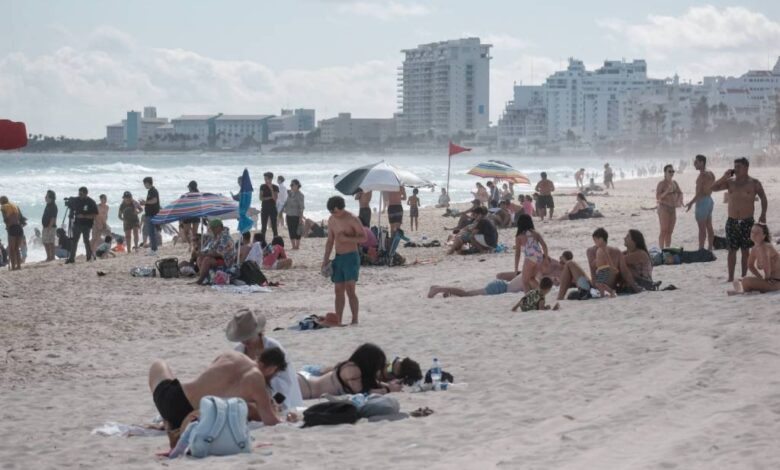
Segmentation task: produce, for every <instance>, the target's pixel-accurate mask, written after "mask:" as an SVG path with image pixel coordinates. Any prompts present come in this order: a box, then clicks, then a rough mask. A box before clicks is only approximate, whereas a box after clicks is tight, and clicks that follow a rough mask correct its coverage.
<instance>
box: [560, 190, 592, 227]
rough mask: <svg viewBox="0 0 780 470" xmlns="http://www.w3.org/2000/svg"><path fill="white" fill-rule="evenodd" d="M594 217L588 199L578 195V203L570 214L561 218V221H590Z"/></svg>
mask: <svg viewBox="0 0 780 470" xmlns="http://www.w3.org/2000/svg"><path fill="white" fill-rule="evenodd" d="M592 216H593V210H592V209H591V207H590V205H589V204H588V199H587V198H586V197H585V195H584V194H582V193H577V201H576V202H575V203H574V207H572V208H571V210H570V211H569V213H568V214H566V215H564V216H562V217H561V220H577V219H589V218H590V217H592Z"/></svg>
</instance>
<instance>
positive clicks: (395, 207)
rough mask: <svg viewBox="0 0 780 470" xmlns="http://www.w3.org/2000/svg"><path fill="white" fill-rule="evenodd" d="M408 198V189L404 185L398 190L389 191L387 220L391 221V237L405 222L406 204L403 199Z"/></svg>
mask: <svg viewBox="0 0 780 470" xmlns="http://www.w3.org/2000/svg"><path fill="white" fill-rule="evenodd" d="M404 200H406V190H405V189H404V187H403V186H399V187H398V191H391V192H388V193H387V221H388V222H390V238H392V237H393V236H394V235H395V232H396V230H398V229H399V228H401V224H403V222H404V206H403V205H402V202H401V201H404Z"/></svg>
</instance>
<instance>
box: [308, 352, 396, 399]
mask: <svg viewBox="0 0 780 470" xmlns="http://www.w3.org/2000/svg"><path fill="white" fill-rule="evenodd" d="M386 368H387V356H386V355H385V353H384V351H382V349H381V348H379V346H376V345H375V344H371V343H365V344H363V345H361V346H360V347H358V348H357V349H356V350H355V352H353V353H352V355H351V356H350V357H349V359H347V360H346V361H344V362H340V363H338V364H336V366H335V367H333V368H332V369H328V371H327V372H325V373H324V374H322V375H320V376H311V375H309V374H307V375H304V374H303V373H299V374H298V383H299V385H300V388H301V395H302V396H303V399H304V400H309V399H314V398H319V397H321V396H322V395H324V394H330V395H347V394H357V393H363V394H380V395H383V394H386V393H390V392H400V391H401V390H402V389H403V384H402V383H401V382H400V381H399V380H394V381H390V382H382V381H380V380H379V379H380V377H383V376H384V374H385V370H386Z"/></svg>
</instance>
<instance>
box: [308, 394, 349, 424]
mask: <svg viewBox="0 0 780 470" xmlns="http://www.w3.org/2000/svg"><path fill="white" fill-rule="evenodd" d="M359 418H360V417H359V416H358V410H357V407H356V406H355V405H353V404H352V403H348V402H342V401H334V402H325V403H317V404H316V405H313V406H310V407H308V408H307V409H306V411H304V412H303V427H304V428H310V427H312V426H321V425H333V424H354V423H356V422H357V420H358V419H359Z"/></svg>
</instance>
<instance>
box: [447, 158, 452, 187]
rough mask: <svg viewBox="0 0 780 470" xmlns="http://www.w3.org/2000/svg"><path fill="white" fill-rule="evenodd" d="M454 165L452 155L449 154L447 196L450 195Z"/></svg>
mask: <svg viewBox="0 0 780 470" xmlns="http://www.w3.org/2000/svg"><path fill="white" fill-rule="evenodd" d="M451 166H452V155H449V156H447V196H449V195H450V167H451Z"/></svg>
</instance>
